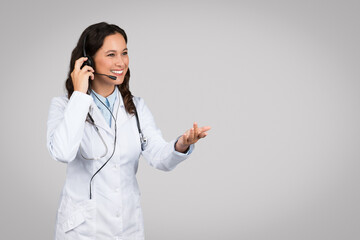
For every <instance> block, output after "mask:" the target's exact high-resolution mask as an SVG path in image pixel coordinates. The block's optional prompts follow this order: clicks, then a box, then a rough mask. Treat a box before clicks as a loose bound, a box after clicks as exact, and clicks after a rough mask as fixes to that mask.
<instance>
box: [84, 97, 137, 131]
mask: <svg viewBox="0 0 360 240" xmlns="http://www.w3.org/2000/svg"><path fill="white" fill-rule="evenodd" d="M89 112H90V114H91V116H92V117H93V119H94V122H95V124H96V125H97V126H98V127H100V128H102V129H103V130H105V131H106V132H108V133H109V134H111V135H112V136H114V134H115V123H114V119H112V120H111V128H110V127H109V124H108V123H107V122H106V121H105V118H104V116H103V115H102V113H101V111H100V109H99V108H98V107H97V106H96V104H95V102H94V100H93V101H92V102H91V106H90V111H89ZM113 115H114V117H115V119H116V125H117V128H119V127H120V126H121V125H122V124H124V123H125V122H126V121H127V120H128V119H129V118H130V116H129V114H128V113H127V112H126V110H125V106H124V102H123V99H122V96H121V94H120V92H119V94H118V96H117V98H116V101H115V104H114V108H113Z"/></svg>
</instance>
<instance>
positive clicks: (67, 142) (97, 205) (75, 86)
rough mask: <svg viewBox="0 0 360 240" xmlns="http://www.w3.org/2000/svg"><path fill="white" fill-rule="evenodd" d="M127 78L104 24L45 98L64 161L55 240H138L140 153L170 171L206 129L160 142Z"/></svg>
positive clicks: (117, 34) (92, 29)
mask: <svg viewBox="0 0 360 240" xmlns="http://www.w3.org/2000/svg"><path fill="white" fill-rule="evenodd" d="M129 80H130V70H129V57H128V48H127V36H126V33H125V32H124V30H123V29H121V28H119V27H118V26H116V25H112V24H107V23H104V22H102V23H97V24H94V25H91V26H89V27H88V28H86V29H85V30H84V32H83V33H82V35H81V36H80V39H79V41H78V43H77V46H76V47H75V48H74V50H73V52H72V55H71V61H70V71H69V74H68V78H67V80H66V89H67V96H64V97H56V98H53V99H52V101H51V105H50V110H49V117H48V123H47V147H48V150H49V152H50V155H51V156H52V157H53V158H54V159H55V160H57V161H61V162H64V163H67V174H66V181H65V185H64V188H63V191H62V194H61V201H60V206H59V209H58V213H57V223H56V231H55V239H61V240H62V239H76V240H81V239H123V240H127V239H131V240H134V239H136V240H140V239H144V226H143V217H142V211H141V208H140V194H139V188H138V184H137V181H136V176H135V175H136V172H137V168H138V160H139V157H140V155H143V156H144V157H145V159H146V160H147V161H148V162H149V164H150V165H151V166H154V167H155V168H157V169H160V170H164V171H169V170H172V169H173V168H175V167H176V165H177V164H179V163H180V162H182V161H183V160H185V159H187V158H188V156H189V155H190V154H191V152H192V151H193V147H194V144H195V143H196V142H197V141H198V140H199V139H201V138H204V137H206V135H207V131H208V130H210V127H198V126H197V124H196V123H194V124H193V126H192V128H191V129H189V130H188V131H186V132H185V133H184V134H183V135H182V136H180V137H179V138H178V139H175V140H172V141H170V142H166V141H165V140H164V139H163V138H162V135H161V132H160V130H159V129H158V128H157V127H156V125H155V122H154V119H153V116H152V115H151V112H150V110H149V109H148V107H147V106H146V105H145V103H144V100H143V99H142V98H139V97H133V96H132V94H131V92H130V90H129Z"/></svg>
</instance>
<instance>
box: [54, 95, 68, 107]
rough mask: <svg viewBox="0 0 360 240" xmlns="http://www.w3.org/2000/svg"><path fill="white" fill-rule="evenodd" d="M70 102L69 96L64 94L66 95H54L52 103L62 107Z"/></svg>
mask: <svg viewBox="0 0 360 240" xmlns="http://www.w3.org/2000/svg"><path fill="white" fill-rule="evenodd" d="M68 102H69V99H68V97H67V96H65V95H64V96H61V97H53V98H52V99H51V103H50V105H51V106H54V107H55V106H58V107H60V106H66V105H67V103H68Z"/></svg>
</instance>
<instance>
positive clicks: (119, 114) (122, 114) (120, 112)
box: [111, 91, 129, 132]
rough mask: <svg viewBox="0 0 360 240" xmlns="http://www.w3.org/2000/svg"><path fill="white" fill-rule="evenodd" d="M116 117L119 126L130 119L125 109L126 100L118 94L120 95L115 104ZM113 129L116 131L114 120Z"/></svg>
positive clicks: (112, 122)
mask: <svg viewBox="0 0 360 240" xmlns="http://www.w3.org/2000/svg"><path fill="white" fill-rule="evenodd" d="M113 114H114V117H115V119H116V126H117V128H119V127H120V126H121V125H122V124H124V123H125V122H126V121H127V120H128V119H129V114H128V113H127V112H126V110H125V106H124V101H123V99H122V96H121V94H120V91H119V94H118V97H117V98H116V101H115V104H114V113H113ZM111 130H112V131H113V132H114V131H115V123H114V121H111Z"/></svg>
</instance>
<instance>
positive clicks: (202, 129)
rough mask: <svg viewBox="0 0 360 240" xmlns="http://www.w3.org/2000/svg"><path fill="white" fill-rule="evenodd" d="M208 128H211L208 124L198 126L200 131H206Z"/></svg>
mask: <svg viewBox="0 0 360 240" xmlns="http://www.w3.org/2000/svg"><path fill="white" fill-rule="evenodd" d="M210 129H211V127H210V126H206V127H200V128H199V131H200V132H207V131H209V130H210Z"/></svg>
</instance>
